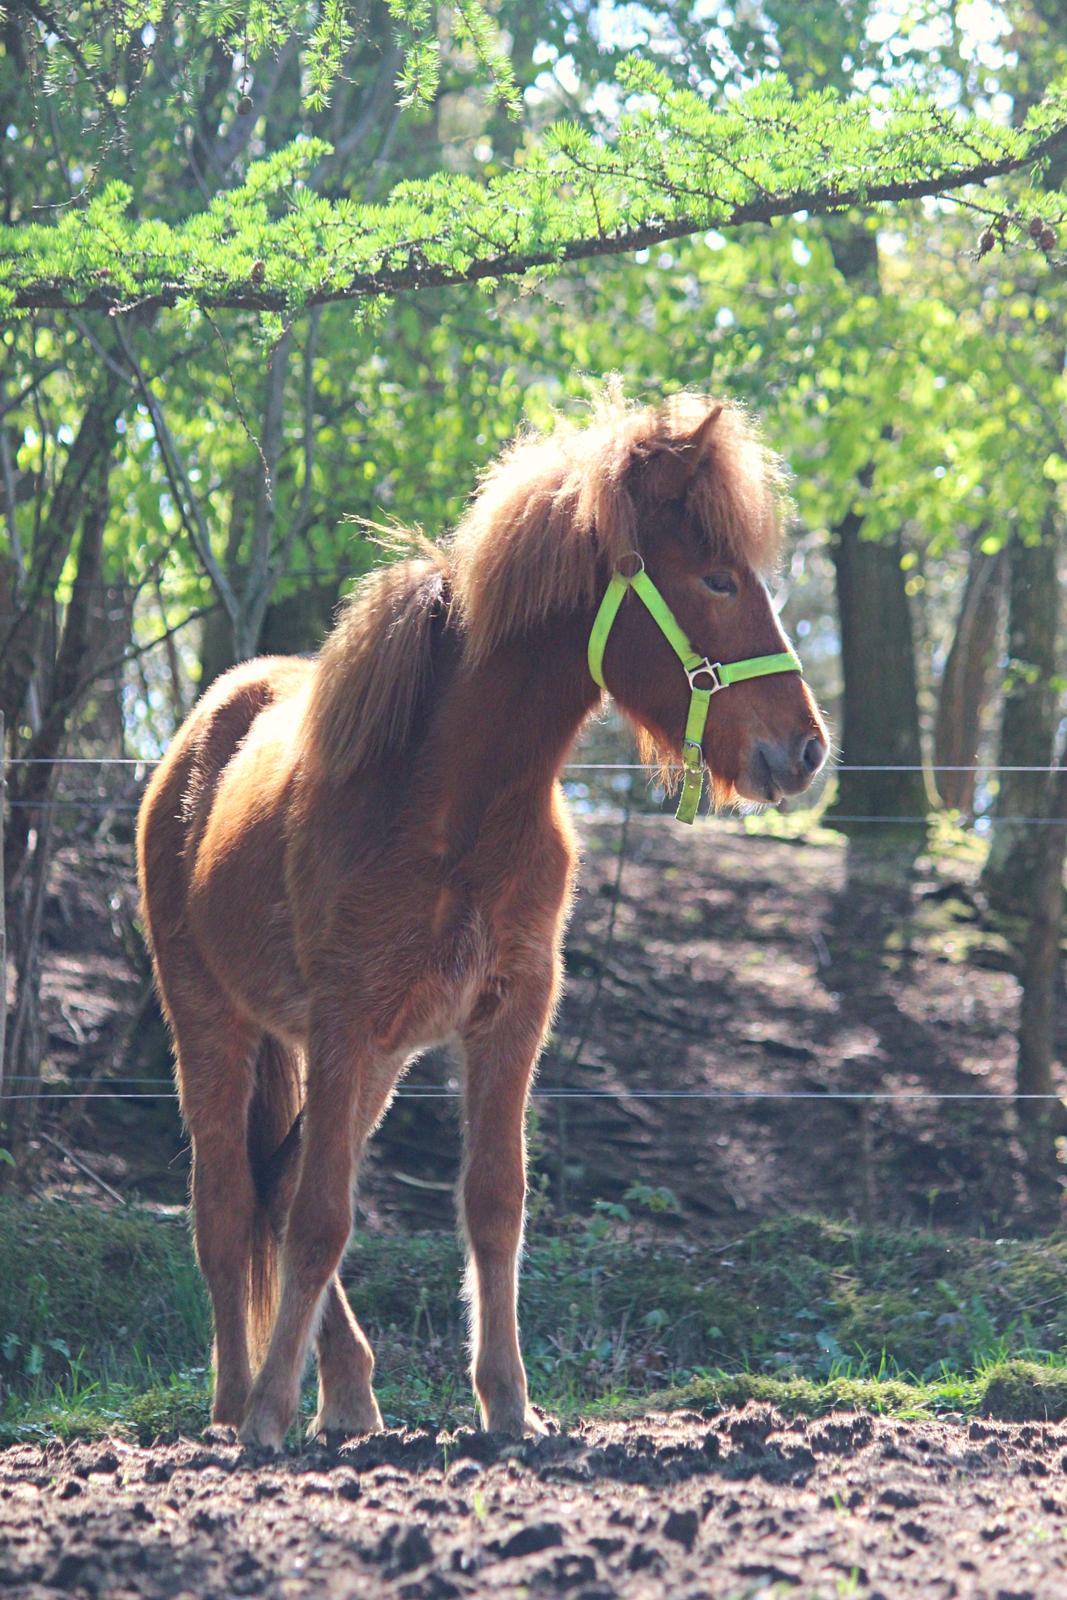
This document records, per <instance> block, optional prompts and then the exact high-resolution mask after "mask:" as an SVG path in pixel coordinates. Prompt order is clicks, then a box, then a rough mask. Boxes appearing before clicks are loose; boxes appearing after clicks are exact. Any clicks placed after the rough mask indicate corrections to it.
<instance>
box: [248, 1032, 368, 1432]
mask: <svg viewBox="0 0 1067 1600" xmlns="http://www.w3.org/2000/svg"><path fill="white" fill-rule="evenodd" d="M399 1066H400V1062H399V1061H398V1060H397V1059H395V1058H393V1057H385V1058H383V1057H382V1056H380V1055H377V1056H376V1055H373V1054H371V1053H370V1052H368V1051H366V1050H363V1051H351V1050H344V1049H340V1048H338V1047H337V1045H336V1043H334V1044H331V1043H329V1042H328V1041H327V1040H323V1041H322V1043H321V1044H319V1045H318V1046H317V1048H313V1050H312V1052H311V1055H310V1058H309V1062H308V1086H307V1102H306V1105H305V1108H304V1127H303V1136H302V1141H301V1145H302V1148H301V1160H300V1176H299V1178H298V1180H297V1185H296V1194H295V1195H294V1197H293V1203H292V1207H291V1209H290V1211H289V1216H288V1220H287V1223H286V1230H285V1244H284V1247H283V1250H282V1289H281V1300H280V1303H279V1306H278V1315H277V1318H276V1321H275V1324H274V1333H273V1335H272V1337H271V1342H270V1349H269V1350H268V1352H267V1358H266V1360H265V1362H264V1363H263V1367H262V1370H261V1371H260V1374H259V1376H258V1378H257V1379H256V1381H255V1384H254V1386H253V1389H252V1394H251V1398H250V1399H249V1403H248V1410H247V1412H246V1414H245V1420H244V1424H243V1426H242V1428H241V1439H242V1440H243V1441H244V1443H246V1444H261V1445H266V1446H267V1447H268V1448H270V1449H272V1450H278V1449H280V1448H281V1445H282V1441H283V1439H284V1438H285V1435H286V1433H287V1431H288V1429H289V1427H290V1424H291V1423H292V1421H293V1419H294V1417H295V1416H296V1410H297V1406H298V1404H299V1400H300V1380H301V1377H302V1376H303V1371H304V1362H305V1359H306V1356H307V1349H308V1344H309V1341H310V1339H311V1336H312V1333H313V1332H314V1330H315V1327H316V1324H317V1321H318V1319H319V1316H320V1315H321V1312H322V1309H323V1297H324V1291H325V1290H326V1289H327V1286H328V1285H329V1284H330V1281H331V1279H332V1278H333V1275H334V1273H335V1272H336V1270H337V1267H338V1265H339V1263H340V1260H341V1257H342V1255H343V1254H344V1250H345V1245H346V1244H347V1243H348V1236H349V1233H350V1232H351V1229H352V1190H353V1184H354V1181H355V1175H356V1170H357V1168H358V1164H359V1158H360V1156H361V1154H362V1152H363V1146H364V1144H365V1143H366V1140H367V1137H368V1135H369V1134H370V1133H371V1131H372V1130H373V1128H374V1127H375V1125H376V1123H377V1121H378V1119H379V1117H380V1116H381V1114H382V1111H383V1109H384V1107H385V1104H386V1102H387V1101H388V1099H389V1095H390V1094H391V1092H392V1089H393V1085H394V1084H395V1082H396V1078H397V1073H398V1070H399ZM368 1385H369V1372H368ZM370 1400H371V1407H373V1413H374V1416H372V1415H371V1407H368V1408H367V1412H368V1416H367V1420H368V1422H371V1421H373V1420H375V1419H376V1413H377V1407H376V1406H373V1396H371V1397H370Z"/></svg>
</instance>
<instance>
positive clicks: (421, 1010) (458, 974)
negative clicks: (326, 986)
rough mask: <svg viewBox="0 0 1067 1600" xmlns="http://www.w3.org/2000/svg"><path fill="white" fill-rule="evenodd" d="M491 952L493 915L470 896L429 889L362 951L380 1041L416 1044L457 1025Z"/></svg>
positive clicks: (485, 978)
mask: <svg viewBox="0 0 1067 1600" xmlns="http://www.w3.org/2000/svg"><path fill="white" fill-rule="evenodd" d="M496 958H497V950H496V939H495V936H494V933H493V927H492V921H491V919H490V917H488V916H487V915H486V914H485V911H484V910H483V909H482V908H481V907H480V906H479V904H478V902H477V900H476V899H475V898H474V897H472V896H467V895H463V894H461V893H458V892H457V891H454V890H448V891H442V893H441V894H439V895H435V896H433V897H432V898H431V900H430V901H429V903H428V904H426V905H425V906H424V907H423V908H422V909H421V915H420V916H419V917H418V918H416V919H412V920H411V922H409V924H408V926H407V927H406V928H405V930H404V932H403V934H402V935H401V936H400V937H399V938H398V939H396V940H395V942H393V943H391V944H389V945H386V944H380V945H378V946H377V948H376V949H374V948H372V949H371V950H368V951H366V952H365V960H364V963H363V972H364V976H365V978H366V979H369V980H370V987H371V988H372V989H373V990H374V991H375V997H374V998H375V1003H374V1006H373V1009H374V1012H375V1014H376V1018H377V1022H378V1026H377V1029H376V1031H377V1032H378V1034H379V1037H380V1038H381V1039H382V1042H383V1043H384V1044H386V1045H387V1046H388V1047H389V1048H394V1047H395V1048H403V1049H416V1048H421V1047H422V1046H425V1045H428V1044H431V1043H435V1042H437V1041H438V1040H440V1039H444V1038H446V1037H448V1036H449V1035H450V1034H454V1033H456V1032H458V1031H462V1028H463V1026H464V1023H465V1021H466V1019H467V1017H468V1016H469V1015H470V1013H471V1012H472V1010H473V1009H474V1008H475V1006H476V1005H477V1004H478V1001H479V998H480V996H481V995H482V993H483V991H484V990H485V988H486V986H487V984H488V983H489V981H490V979H491V977H492V974H493V971H494V968H495V964H496Z"/></svg>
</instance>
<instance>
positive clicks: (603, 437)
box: [449, 389, 782, 660]
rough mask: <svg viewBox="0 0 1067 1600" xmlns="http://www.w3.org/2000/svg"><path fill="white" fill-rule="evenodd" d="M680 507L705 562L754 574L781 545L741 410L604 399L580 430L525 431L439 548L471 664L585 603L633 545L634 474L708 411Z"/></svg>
mask: <svg viewBox="0 0 1067 1600" xmlns="http://www.w3.org/2000/svg"><path fill="white" fill-rule="evenodd" d="M713 412H718V417H717V420H715V422H714V425H713V426H712V427H710V428H709V429H708V430H707V433H706V435H704V436H702V438H701V458H700V467H699V470H696V471H694V472H693V474H692V476H691V478H690V481H689V486H688V490H687V493H686V503H687V510H688V519H687V520H688V523H689V526H690V528H691V529H693V530H694V531H696V532H698V533H700V534H702V535H703V536H704V538H705V539H706V540H707V544H708V553H709V557H711V558H714V557H715V556H719V557H720V558H723V559H726V560H735V561H738V562H740V563H741V564H742V565H748V566H751V567H753V568H755V569H756V570H757V571H761V572H765V571H767V570H769V569H770V568H771V567H772V566H773V565H774V563H775V561H776V559H777V557H778V553H779V549H780V543H781V533H780V527H781V516H780V510H781V498H782V471H781V466H780V463H779V462H778V460H777V458H776V457H775V456H774V455H772V454H771V452H770V451H769V450H768V449H767V448H766V447H765V445H764V444H763V442H762V440H761V438H760V435H759V432H758V429H757V427H756V425H755V423H754V422H753V421H752V420H751V419H750V418H749V416H748V415H747V414H746V412H745V411H743V410H742V408H741V407H740V406H738V405H735V404H733V403H727V404H725V405H722V406H721V407H720V405H719V403H718V402H716V401H714V400H712V399H710V398H709V397H708V396H706V395H699V394H692V393H688V392H687V393H683V394H678V395H674V396H673V397H672V398H671V399H670V400H669V401H667V402H666V403H665V404H664V405H662V406H632V405H627V404H626V403H625V402H624V401H623V400H621V399H620V398H619V397H618V395H617V394H616V393H615V392H614V391H613V390H611V389H609V390H608V391H607V393H606V394H605V395H604V397H603V398H602V399H601V401H600V402H599V404H598V405H597V406H596V407H595V409H594V412H593V416H592V418H591V420H590V421H589V422H588V423H587V424H586V425H585V426H578V425H576V424H575V423H573V422H570V421H567V420H565V419H563V418H559V419H557V420H556V422H555V424H554V426H553V427H552V428H551V430H549V431H547V432H543V433H534V432H528V433H525V434H520V435H519V437H518V438H517V439H516V440H515V441H514V443H512V444H511V445H509V446H508V448H507V449H506V450H504V451H503V452H502V454H501V455H500V456H498V457H497V459H496V461H494V462H493V464H492V465H491V466H490V467H489V469H488V470H487V471H486V473H485V475H484V476H483V478H482V481H481V485H480V487H479V489H478V491H477V493H476V494H475V496H474V499H473V500H472V502H471V504H470V507H469V509H468V510H467V513H466V515H465V516H464V518H463V520H462V521H461V522H460V524H459V526H458V528H457V529H456V531H455V533H454V534H453V536H452V539H451V541H450V544H449V560H450V564H451V569H452V593H453V605H454V606H455V607H456V609H457V611H458V612H459V615H460V618H461V620H462V623H463V628H464V633H465V636H466V640H465V651H466V654H467V657H468V659H471V660H480V659H483V658H484V657H485V656H486V655H487V654H488V653H489V651H491V650H492V649H493V648H494V647H495V646H496V645H497V644H499V643H500V641H501V640H502V639H505V638H508V637H510V636H512V635H516V634H519V635H521V634H524V633H528V632H529V631H530V630H531V629H532V628H534V627H536V626H537V624H538V623H540V622H542V621H543V620H544V619H545V618H546V617H548V616H550V615H552V614H553V613H554V612H560V611H568V610H573V609H575V608H577V607H580V606H586V605H590V604H592V602H593V601H594V599H595V598H596V597H597V594H598V592H599V588H600V586H601V585H602V584H603V583H604V582H605V581H606V578H607V576H608V574H609V573H610V572H611V571H613V570H614V568H615V567H616V566H617V565H619V563H620V562H622V561H624V560H625V558H626V556H628V555H629V554H630V552H631V551H634V550H637V551H639V550H640V549H641V547H642V533H641V526H640V516H639V509H640V507H639V490H638V485H637V469H638V468H639V467H640V466H641V465H642V464H646V465H648V467H649V474H648V483H647V489H646V492H647V493H651V494H653V495H654V493H655V478H654V476H653V473H654V470H655V468H654V464H655V463H656V462H657V461H660V462H662V461H663V460H669V459H670V458H672V457H673V458H674V459H675V460H676V461H677V460H678V459H679V458H681V457H682V456H683V453H684V451H685V450H686V447H687V445H688V442H689V440H690V439H691V438H692V436H693V435H694V434H696V433H697V432H698V431H699V429H700V426H701V424H702V423H704V422H706V421H707V420H708V418H709V416H710V414H711V413H713Z"/></svg>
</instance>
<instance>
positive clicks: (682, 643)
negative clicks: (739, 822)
mask: <svg viewBox="0 0 1067 1600" xmlns="http://www.w3.org/2000/svg"><path fill="white" fill-rule="evenodd" d="M634 559H635V560H636V561H638V562H639V563H640V565H639V566H638V568H637V571H636V572H635V573H634V574H633V576H632V577H627V576H626V574H625V573H622V572H614V573H612V576H611V581H610V583H609V584H608V586H607V588H606V590H605V591H604V598H603V600H601V602H600V607H599V609H598V611H597V614H596V617H595V619H594V621H593V628H592V632H591V633H590V635H589V671H590V672H591V673H592V675H593V682H594V683H597V684H599V685H600V687H601V689H606V688H607V684H606V683H605V682H604V651H605V648H606V647H607V642H608V635H609V633H610V632H611V628H612V624H613V623H614V621H615V618H616V617H617V616H618V614H619V607H620V606H621V605H622V603H623V601H624V600H625V598H626V592H627V590H628V589H632V590H633V591H634V593H635V594H636V595H637V597H638V599H639V600H642V601H643V602H644V605H645V607H646V609H647V610H648V611H649V612H650V613H651V615H652V617H653V619H654V620H655V622H656V623H657V624H658V625H659V629H660V632H661V633H663V634H665V635H666V638H667V642H668V644H669V645H670V646H671V649H672V650H673V651H674V653H675V655H676V656H677V657H678V659H679V661H680V662H681V663H682V666H683V668H684V669H685V675H686V677H687V678H688V679H689V689H690V698H689V714H688V716H687V717H686V720H685V738H684V739H683V741H682V765H683V767H684V768H685V776H684V778H683V780H682V793H681V796H680V797H679V800H678V810H677V811H676V812H675V816H676V817H677V819H678V821H679V822H692V821H693V818H694V817H695V816H696V814H697V807H698V805H699V804H700V795H701V791H702V790H703V787H704V728H705V725H706V723H707V720H708V711H709V710H710V709H711V697H712V695H713V694H718V692H719V690H720V689H728V688H729V686H730V684H731V683H742V682H744V680H745V679H746V678H766V677H769V676H770V675H771V673H774V672H802V671H803V668H802V667H801V665H800V658H799V657H798V656H797V654H796V652H795V651H793V650H780V651H779V652H778V653H777V654H776V655H772V656H749V657H748V659H747V660H745V661H727V662H722V661H709V660H708V658H707V656H701V655H698V654H697V652H696V651H695V650H694V649H693V646H692V645H691V644H690V643H689V640H688V639H687V638H686V635H685V632H684V631H683V629H682V628H681V627H680V626H679V623H678V619H677V618H676V617H675V615H674V613H673V611H672V610H671V608H670V606H669V605H668V604H667V602H666V600H664V598H663V596H662V595H661V594H660V592H659V590H658V589H657V588H656V585H655V584H654V583H653V582H652V579H651V578H650V577H649V575H648V573H647V572H646V571H645V563H644V558H643V557H641V556H639V555H637V554H636V553H635V556H634ZM698 678H710V679H711V685H710V687H709V688H701V687H700V686H699V685H698V683H697V679H698Z"/></svg>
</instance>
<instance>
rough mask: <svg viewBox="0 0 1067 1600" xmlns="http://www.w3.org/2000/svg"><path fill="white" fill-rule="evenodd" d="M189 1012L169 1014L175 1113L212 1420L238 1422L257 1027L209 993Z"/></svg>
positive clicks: (242, 1401)
mask: <svg viewBox="0 0 1067 1600" xmlns="http://www.w3.org/2000/svg"><path fill="white" fill-rule="evenodd" d="M198 1002H199V1003H198V1006H197V1014H196V1016H195V1018H190V1019H188V1020H186V1019H178V1018H175V1019H174V1035H175V1046H176V1049H177V1055H178V1080H179V1083H180V1086H181V1101H182V1113H183V1116H184V1118H185V1122H186V1126H187V1127H188V1129H189V1135H190V1138H191V1140H192V1146H193V1185H192V1189H193V1217H194V1226H195V1234H196V1253H197V1258H198V1260H199V1262H200V1267H201V1270H202V1271H203V1274H204V1277H205V1279H206V1280H207V1286H208V1291H209V1293H210V1295H211V1305H212V1310H213V1312H214V1322H215V1396H214V1403H213V1405H212V1411H211V1416H212V1421H213V1422H216V1423H220V1424H226V1425H228V1426H231V1427H235V1428H236V1427H238V1426H239V1425H240V1422H241V1419H242V1417H243V1416H244V1411H245V1406H246V1405H247V1403H248V1394H249V1390H250V1389H251V1386H252V1373H251V1363H250V1359H249V1348H248V1326H247V1322H248V1301H249V1293H250V1285H251V1281H252V1269H253V1260H252V1253H253V1249H254V1245H255V1232H256V1229H255V1222H256V1206H257V1201H256V1193H255V1187H254V1184H253V1180H252V1168H251V1164H250V1162H249V1159H248V1147H247V1123H248V1108H249V1104H250V1102H251V1098H252V1086H253V1078H254V1071H255V1052H256V1045H257V1042H258V1031H257V1029H256V1028H255V1027H253V1026H252V1025H251V1024H250V1023H247V1022H245V1021H243V1020H242V1019H241V1018H239V1017H237V1016H235V1014H234V1013H233V1011H232V1009H231V1008H230V1007H229V1005H228V1004H227V1003H226V1002H225V1000H223V998H222V996H221V995H218V993H217V991H216V995H215V996H211V995H209V994H206V993H205V991H204V990H203V989H201V991H200V994H199V996H198Z"/></svg>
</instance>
